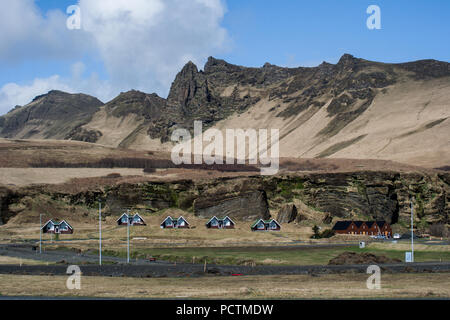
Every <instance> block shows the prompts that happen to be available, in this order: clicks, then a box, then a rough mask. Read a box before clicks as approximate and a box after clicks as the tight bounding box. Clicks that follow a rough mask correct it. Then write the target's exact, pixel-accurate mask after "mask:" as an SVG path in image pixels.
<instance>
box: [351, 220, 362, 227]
mask: <svg viewBox="0 0 450 320" xmlns="http://www.w3.org/2000/svg"><path fill="white" fill-rule="evenodd" d="M353 223H354V224H355V225H356V227H357V228H359V227H361V226H362V224H363V223H364V221H353Z"/></svg>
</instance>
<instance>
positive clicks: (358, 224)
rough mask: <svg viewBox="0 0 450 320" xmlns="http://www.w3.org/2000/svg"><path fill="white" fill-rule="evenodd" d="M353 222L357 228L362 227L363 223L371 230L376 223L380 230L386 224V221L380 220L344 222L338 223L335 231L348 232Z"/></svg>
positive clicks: (334, 228)
mask: <svg viewBox="0 0 450 320" xmlns="http://www.w3.org/2000/svg"><path fill="white" fill-rule="evenodd" d="M352 222H353V223H354V224H355V225H356V227H357V228H359V227H361V225H362V224H363V223H365V224H366V225H367V227H368V228H369V229H370V228H372V226H373V224H374V223H376V224H377V226H378V227H379V228H380V229H381V227H383V226H384V225H385V223H386V221H384V220H379V221H351V220H343V221H337V222H336V224H335V225H334V227H333V230H347V229H348V227H349V226H350V225H351V224H352Z"/></svg>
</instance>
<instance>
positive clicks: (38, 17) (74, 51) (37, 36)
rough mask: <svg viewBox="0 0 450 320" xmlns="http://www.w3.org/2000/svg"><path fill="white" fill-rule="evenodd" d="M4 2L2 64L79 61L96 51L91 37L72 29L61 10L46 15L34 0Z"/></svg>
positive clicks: (0, 18) (0, 44)
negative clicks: (68, 26) (91, 51)
mask: <svg viewBox="0 0 450 320" xmlns="http://www.w3.org/2000/svg"><path fill="white" fill-rule="evenodd" d="M0 2H1V3H0V4H1V8H2V9H1V10H0V30H1V32H0V65H1V64H9V65H11V64H17V63H21V62H22V61H23V60H25V59H33V60H35V61H36V63H38V61H39V60H40V59H49V60H50V59H58V60H60V59H71V58H77V57H80V56H81V55H82V54H83V53H84V52H86V51H87V50H92V49H93V48H92V44H93V41H92V38H91V36H90V34H89V33H87V32H84V31H80V30H77V32H73V31H71V30H68V29H67V28H66V19H67V16H66V15H65V14H64V13H63V12H61V11H60V10H52V11H49V12H47V14H46V16H43V15H42V13H41V12H40V11H39V9H38V8H37V6H36V5H35V3H34V1H33V0H14V1H7V3H6V1H5V0H0ZM3 2H5V3H3Z"/></svg>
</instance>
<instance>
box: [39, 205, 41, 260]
mask: <svg viewBox="0 0 450 320" xmlns="http://www.w3.org/2000/svg"><path fill="white" fill-rule="evenodd" d="M39 253H40V254H41V253H42V213H41V214H39Z"/></svg>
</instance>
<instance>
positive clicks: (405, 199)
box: [0, 172, 450, 226]
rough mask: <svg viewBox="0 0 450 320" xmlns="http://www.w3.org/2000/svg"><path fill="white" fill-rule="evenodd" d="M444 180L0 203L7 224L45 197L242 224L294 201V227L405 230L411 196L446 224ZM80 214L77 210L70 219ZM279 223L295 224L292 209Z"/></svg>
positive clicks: (88, 194) (367, 180) (225, 186)
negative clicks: (317, 224) (380, 224)
mask: <svg viewBox="0 0 450 320" xmlns="http://www.w3.org/2000/svg"><path fill="white" fill-rule="evenodd" d="M449 182H450V176H449V174H446V173H442V174H434V175H431V174H423V173H395V172H357V173H320V174H319V173H317V174H313V173H311V174H305V175H293V176H274V177H262V176H254V177H248V178H220V179H213V180H209V181H203V182H201V181H192V180H181V181H175V182H167V183H162V182H153V183H152V182H148V183H140V184H129V183H124V184H120V185H116V186H110V187H105V188H101V189H96V190H86V191H83V192H77V193H64V192H61V191H52V190H54V189H52V188H51V186H50V187H27V188H22V189H17V190H15V191H12V190H8V189H6V188H3V189H1V190H0V205H1V218H2V221H3V222H4V223H5V222H7V221H8V220H9V219H10V218H11V217H13V216H15V215H17V214H18V213H20V212H22V211H24V210H25V211H27V210H28V211H32V210H36V208H35V207H32V205H31V204H29V199H31V198H33V197H34V196H37V195H48V197H49V198H51V199H53V200H52V201H58V205H59V204H60V203H66V205H67V206H79V207H81V208H83V207H84V208H86V207H92V208H95V207H96V206H97V199H98V198H102V199H103V202H104V203H106V208H104V212H105V213H106V214H109V215H119V214H121V213H122V212H123V210H124V209H126V208H140V209H141V210H147V211H150V212H151V211H157V210H161V209H164V208H169V207H176V208H180V209H183V210H188V211H193V212H194V213H195V214H196V215H198V216H200V217H203V218H209V217H212V216H214V215H216V216H223V215H229V216H230V217H231V218H233V219H240V220H249V219H255V218H257V217H261V218H265V219H266V218H268V217H269V216H270V215H272V216H273V217H274V218H276V214H277V213H278V212H279V211H280V209H283V208H284V207H286V205H287V204H288V205H290V204H292V203H296V204H297V205H298V206H297V208H298V216H301V219H297V222H298V221H302V220H305V219H311V218H314V219H315V221H325V222H326V223H330V222H331V219H330V217H331V218H332V217H338V218H340V219H359V220H364V219H366V220H367V219H378V220H386V221H388V222H390V223H393V224H395V223H400V224H402V225H405V226H406V225H408V224H409V219H410V202H409V199H410V195H413V196H414V197H415V204H414V212H415V221H416V223H423V224H426V223H436V222H442V223H447V224H449V223H450V196H449V195H450V185H449ZM27 199H28V200H27ZM27 206H31V207H30V208H28V207H27ZM38 206H39V204H38ZM18 210H19V211H18ZM79 211H82V210H75V212H74V213H73V214H76V212H79ZM281 211H282V210H281ZM284 218H286V219H287V220H292V218H293V216H292V210H291V212H290V214H289V215H286V216H285V217H284ZM284 218H283V219H284ZM294 219H295V218H294Z"/></svg>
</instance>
